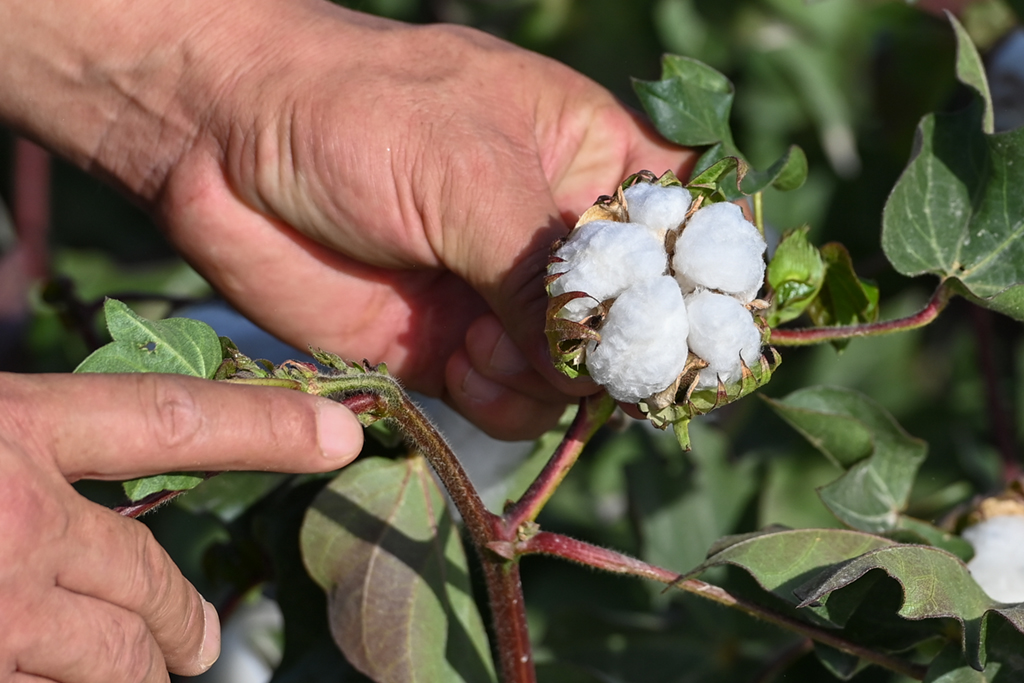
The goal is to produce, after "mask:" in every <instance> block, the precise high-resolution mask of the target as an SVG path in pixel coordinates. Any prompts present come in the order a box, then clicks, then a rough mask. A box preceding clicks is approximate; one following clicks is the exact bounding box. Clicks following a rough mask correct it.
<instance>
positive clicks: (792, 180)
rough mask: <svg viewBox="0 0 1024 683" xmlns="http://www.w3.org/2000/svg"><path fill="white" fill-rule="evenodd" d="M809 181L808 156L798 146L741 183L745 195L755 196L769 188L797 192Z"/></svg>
mask: <svg viewBox="0 0 1024 683" xmlns="http://www.w3.org/2000/svg"><path fill="white" fill-rule="evenodd" d="M805 180H807V155H806V154H804V151H803V150H802V149H800V148H799V147H798V146H796V145H790V147H789V149H787V150H786V153H785V154H784V155H782V157H780V158H779V160H778V161H776V162H775V163H774V164H772V165H771V166H769V167H768V168H767V169H765V170H763V171H749V172H748V173H747V175H746V176H744V177H743V182H741V183H740V189H741V190H742V191H743V194H754V193H755V192H760V191H761V190H763V189H765V188H766V187H768V186H771V187H774V188H775V189H776V190H779V191H780V192H788V191H790V190H795V189H797V188H799V187H800V186H801V185H803V184H804V181H805Z"/></svg>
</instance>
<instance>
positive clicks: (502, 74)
mask: <svg viewBox="0 0 1024 683" xmlns="http://www.w3.org/2000/svg"><path fill="white" fill-rule="evenodd" d="M20 2H23V3H26V5H27V3H28V0H20ZM92 2H93V3H94V4H97V3H98V4H105V3H106V4H111V3H112V4H117V3H116V2H114V0H92ZM116 11H117V12H118V13H119V15H118V16H119V17H120V19H119V23H121V24H125V25H127V26H130V28H131V30H130V31H127V32H126V33H125V35H126V36H129V37H130V42H131V44H130V45H127V46H126V47H125V48H124V50H123V52H125V53H126V54H127V55H128V56H121V57H120V59H111V58H110V57H109V55H107V54H106V52H110V51H112V50H113V48H112V47H111V46H109V45H107V46H104V47H105V49H106V52H104V51H103V50H100V49H99V48H94V52H95V54H96V55H97V56H96V57H94V58H93V59H92V60H91V61H96V62H102V63H103V65H104V66H103V67H102V68H101V67H99V66H96V67H94V69H93V71H94V72H98V73H101V74H102V73H106V72H108V71H109V72H113V76H109V80H110V81H111V82H113V83H115V84H117V86H118V88H117V90H118V91H119V92H121V93H122V94H123V93H130V94H131V96H132V97H131V99H130V103H129V104H121V107H122V108H123V109H124V110H125V111H124V112H122V113H120V114H119V115H117V116H110V117H108V119H111V120H107V121H106V122H105V123H106V125H105V127H104V128H103V133H102V135H99V134H96V135H95V136H94V137H96V138H97V141H96V142H95V143H94V144H93V145H92V147H91V148H88V151H87V156H86V158H85V159H84V160H82V161H81V163H84V164H85V165H92V166H94V167H98V168H100V169H103V170H104V171H105V172H106V173H107V174H109V175H112V176H113V177H115V178H116V179H117V180H119V181H120V182H121V183H122V184H123V185H125V186H127V188H128V189H129V190H130V191H131V192H133V193H134V194H136V195H137V196H139V197H140V198H141V199H142V200H144V201H146V202H148V203H150V204H151V206H152V207H153V208H154V209H155V210H156V211H157V212H158V213H159V215H160V216H161V217H162V219H163V222H164V224H165V225H166V226H167V229H168V232H169V234H170V236H171V238H172V239H173V241H174V242H175V243H176V244H177V246H178V247H179V248H180V249H181V251H182V252H183V253H184V254H185V255H186V257H187V258H188V259H189V260H190V261H191V262H192V263H193V264H194V265H195V266H196V267H197V268H198V269H199V270H200V271H201V272H202V273H203V274H204V275H205V276H206V277H207V278H208V279H210V280H211V281H212V282H213V283H214V285H215V286H216V287H217V288H218V289H219V290H220V291H221V292H222V293H224V295H225V296H226V297H227V298H228V299H229V300H231V301H232V302H233V303H234V305H235V306H236V307H237V308H238V309H240V310H241V311H242V312H243V313H245V314H246V315H247V316H248V317H250V318H251V319H253V320H254V321H256V322H257V323H259V324H260V325H262V326H263V327H265V328H266V329H268V330H270V331H272V332H274V333H275V334H276V335H278V336H279V337H281V338H283V339H285V340H286V341H289V342H291V343H292V344H295V345H297V346H299V347H300V348H301V347H304V346H305V345H307V344H313V345H315V346H320V347H323V348H325V349H328V350H330V351H332V352H335V353H338V354H339V355H342V356H345V357H352V358H356V359H359V358H368V359H370V360H372V361H374V362H377V361H385V362H387V363H388V365H389V367H390V368H391V369H392V371H393V372H395V374H397V375H399V376H400V377H402V378H403V379H404V380H405V381H406V383H407V385H408V386H409V387H410V388H412V389H415V390H418V391H421V392H425V393H427V394H431V395H441V396H443V397H445V398H446V400H448V401H449V402H450V403H452V404H454V405H455V406H456V407H457V408H458V409H459V410H460V411H461V412H463V413H464V414H465V415H466V416H467V417H469V418H470V419H472V420H473V421H475V422H476V423H477V424H479V425H480V426H482V427H483V428H485V429H486V430H487V431H489V432H490V433H492V434H493V435H496V436H500V437H504V438H514V437H519V438H522V437H531V436H536V435H537V434H538V433H539V432H541V431H543V430H544V429H546V428H547V427H550V426H551V425H552V424H553V423H554V421H555V420H556V419H557V417H558V416H559V415H560V413H561V411H562V408H563V407H564V405H565V402H566V401H567V400H569V399H570V397H571V396H573V395H581V394H586V393H590V392H593V391H595V390H596V386H595V385H593V383H590V382H587V381H578V382H570V381H568V380H566V379H565V378H563V377H561V376H560V375H558V374H557V373H555V371H554V370H553V368H552V367H551V363H550V359H549V358H548V355H547V350H546V344H545V341H544V336H543V312H544V307H545V303H546V298H545V293H544V288H543V282H542V277H543V274H544V269H545V265H546V262H547V255H548V249H549V246H550V244H551V242H552V241H554V240H555V239H556V238H558V237H561V236H563V235H564V234H565V233H566V232H567V230H568V226H571V225H572V224H573V223H574V222H575V220H576V217H577V215H578V214H579V213H580V212H582V211H583V210H584V209H585V208H586V207H588V206H589V205H590V204H591V203H592V202H593V201H594V200H595V199H596V197H597V196H599V195H601V194H606V193H608V192H610V191H611V190H613V189H614V187H615V186H616V184H617V183H618V182H620V181H621V180H622V178H623V177H625V176H626V175H628V174H629V173H632V172H634V171H637V170H639V169H641V168H649V169H651V170H654V171H657V172H658V173H661V172H662V171H664V170H665V169H668V168H671V169H674V170H677V171H678V170H680V168H681V167H682V166H685V165H687V164H688V163H691V162H692V160H693V156H692V153H690V152H688V151H685V150H681V149H679V148H676V147H673V146H671V145H668V144H666V143H664V142H663V141H660V140H658V139H657V138H656V136H655V135H654V134H653V133H652V132H651V131H649V130H648V129H647V128H646V127H644V125H642V124H641V123H640V122H639V121H638V120H637V119H636V117H634V116H633V115H632V114H631V113H630V112H629V111H628V110H626V109H625V108H624V107H623V106H622V105H621V104H620V103H618V102H617V101H616V100H615V99H614V98H613V97H612V96H611V94H610V93H608V92H607V91H606V90H605V89H603V88H601V87H600V86H598V85H597V84H595V83H594V82H592V81H590V80H589V79H587V78H585V77H583V76H582V75H580V74H578V73H576V72H574V71H572V70H571V69H569V68H567V67H565V66H564V65H561V64H558V63H557V62H554V61H552V60H549V59H546V58H543V57H541V56H539V55H536V54H534V53H531V52H528V51H525V50H522V49H519V48H516V47H514V46H512V45H510V44H508V43H505V42H503V41H500V40H497V39H495V38H493V37H490V36H487V35H485V34H482V33H480V32H477V31H473V30H470V29H463V28H457V27H451V26H419V27H416V26H409V25H405V24H400V23H397V22H391V21H386V20H382V19H376V18H372V17H368V16H366V15H362V14H359V13H356V12H351V11H349V10H345V9H342V8H339V7H337V6H335V5H332V4H330V3H327V2H324V1H323V0H298V1H295V0H229V1H228V2H224V3H218V5H217V7H216V8H215V9H211V8H210V6H209V4H208V3H201V2H198V0H183V1H182V2H179V3H175V5H174V6H173V8H169V7H167V5H166V4H165V3H156V2H155V1H149V0H147V1H145V2H135V3H130V5H127V6H122V5H118V8H117V10H116ZM95 16H96V13H93V15H91V17H90V20H91V21H99V20H97V19H95V18H94V17H95ZM200 19H201V20H200ZM55 21H56V20H55ZM65 21H67V22H69V23H70V20H65ZM108 23H109V22H108ZM80 24H81V22H80V23H79V24H75V27H74V28H73V29H72V28H71V27H70V26H69V27H68V28H66V29H65V30H66V31H72V30H74V31H75V32H76V34H77V33H84V32H85V31H87V30H88V32H89V34H90V35H92V34H96V35H105V34H109V33H110V28H109V27H102V26H93V27H92V28H91V29H86V28H82V27H81V25H80ZM39 42H45V41H41V40H39V39H37V40H36V43H39ZM125 42H129V38H126V39H125ZM133 45H134V46H135V47H134V51H133V49H132V46H133ZM118 48H120V44H118ZM11 58H12V59H16V58H19V55H18V54H12V57H11ZM132 60H135V61H132ZM85 61H90V60H85ZM125 64H129V65H130V67H126V66H125ZM23 87H29V84H25V85H24V86H23ZM83 87H84V86H83ZM65 91H67V86H66V85H65V90H64V91H62V92H65ZM37 102H38V99H37V100H36V106H38V104H37ZM116 106H117V104H116V101H115V104H111V105H108V108H115V109H116ZM77 135H78V136H79V137H82V135H81V134H80V133H79V134H77Z"/></svg>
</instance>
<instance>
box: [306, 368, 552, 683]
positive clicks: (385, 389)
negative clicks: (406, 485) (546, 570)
mask: <svg viewBox="0 0 1024 683" xmlns="http://www.w3.org/2000/svg"><path fill="white" fill-rule="evenodd" d="M308 391H309V392H310V393H316V394H318V395H321V396H330V397H335V398H338V399H339V400H341V401H342V402H343V403H345V405H347V406H348V407H349V408H351V409H353V410H355V411H356V412H360V413H368V414H371V415H375V416H377V417H380V418H384V419H387V420H390V421H392V422H393V423H395V424H396V425H397V427H398V429H399V430H400V431H401V432H402V434H404V435H405V437H406V438H407V439H408V440H409V441H410V442H411V443H412V445H413V446H414V447H415V448H416V450H418V451H419V452H420V453H422V454H423V456H424V457H425V458H426V459H427V461H428V462H429V463H430V465H431V467H432V468H433V469H434V472H436V473H437V476H438V478H439V479H440V480H441V483H442V484H443V485H444V487H445V489H447V491H448V495H449V496H450V497H451V499H452V502H453V503H454V504H455V507H456V508H457V509H458V511H459V514H461V515H462V520H463V522H464V523H465V527H466V531H467V532H468V533H469V536H470V539H471V540H472V542H473V545H474V546H476V548H477V553H478V555H479V557H480V562H481V564H482V565H483V569H484V578H485V580H486V583H487V595H488V598H489V602H490V605H491V614H492V618H493V623H494V633H495V637H496V640H497V642H496V643H495V649H496V650H497V653H498V661H499V667H500V670H501V680H502V681H504V683H535V681H536V679H537V678H536V673H535V671H534V665H533V654H532V652H531V650H530V635H529V629H528V627H527V623H526V609H525V606H524V601H523V588H522V584H521V583H520V580H519V565H518V564H517V563H516V562H514V561H509V560H508V559H506V558H504V557H502V556H500V555H498V554H495V553H493V552H492V551H490V550H489V549H488V544H490V543H492V542H494V541H499V540H505V541H507V540H509V534H510V532H509V530H508V528H507V527H506V525H505V524H504V523H503V520H502V518H500V517H498V516H497V515H494V514H492V513H491V512H490V511H489V510H488V509H487V508H486V507H485V506H484V503H483V501H482V500H480V496H479V495H478V494H477V491H476V488H475V487H474V486H473V483H472V482H471V481H470V480H469V476H468V475H467V474H466V471H465V470H464V469H463V467H462V464H461V463H460V462H459V460H458V458H457V457H456V456H455V453H453V452H452V450H451V447H450V446H449V445H448V443H447V442H446V441H445V440H444V437H442V436H441V434H440V433H439V432H438V431H437V429H435V428H434V425H433V424H431V422H430V420H429V419H428V418H427V417H426V416H425V415H424V414H423V413H422V412H420V410H419V408H417V407H416V405H415V404H414V403H413V402H412V400H411V399H410V398H409V397H408V395H406V393H405V391H403V390H402V388H401V387H400V386H399V385H398V382H396V381H395V380H394V378H392V377H389V376H388V375H384V374H380V373H374V372H371V373H368V374H355V375H339V376H321V377H319V378H317V380H316V382H315V385H314V383H311V384H310V387H309V389H308Z"/></svg>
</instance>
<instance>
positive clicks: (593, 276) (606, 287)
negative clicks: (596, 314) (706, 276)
mask: <svg viewBox="0 0 1024 683" xmlns="http://www.w3.org/2000/svg"><path fill="white" fill-rule="evenodd" d="M555 255H556V256H558V257H559V258H561V259H563V260H564V262H563V263H553V264H552V265H551V267H550V269H549V271H550V272H551V273H564V274H563V275H562V276H561V277H560V278H558V279H557V280H555V281H554V282H552V283H551V285H550V287H549V289H550V292H551V296H559V295H560V294H565V293H566V292H585V293H586V294H588V295H589V297H590V298H580V299H574V300H573V301H570V302H569V303H568V304H567V305H566V306H565V308H564V309H563V313H562V315H563V316H564V317H566V318H569V319H570V320H576V321H579V320H582V319H583V318H585V317H586V316H587V315H589V314H590V312H591V311H592V309H593V308H594V307H595V306H596V305H597V304H598V303H600V302H601V301H604V300H605V299H610V298H612V297H615V296H618V295H619V294H620V293H622V292H623V291H624V290H625V289H626V288H627V287H630V286H632V285H634V284H637V283H639V282H643V281H644V280H650V279H652V278H656V277H660V276H662V275H664V274H665V270H666V268H667V266H668V256H667V255H666V254H665V247H664V245H663V243H662V242H660V241H658V239H657V238H656V237H655V236H654V235H652V234H651V233H650V232H649V231H648V230H646V229H645V228H644V227H643V226H641V225H637V224H635V223H618V222H615V221H591V222H590V223H584V224H583V225H581V226H580V227H578V228H576V230H574V231H573V232H572V234H571V235H570V236H569V240H568V241H567V242H566V243H565V244H564V245H562V247H561V249H559V250H558V251H557V252H555Z"/></svg>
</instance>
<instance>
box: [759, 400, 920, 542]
mask: <svg viewBox="0 0 1024 683" xmlns="http://www.w3.org/2000/svg"><path fill="white" fill-rule="evenodd" d="M766 401H767V402H768V404H769V405H770V406H771V407H772V408H773V409H774V410H775V412H776V413H778V414H779V416H780V417H782V418H783V419H784V420H786V421H787V422H788V423H789V424H790V425H792V426H793V427H794V428H795V429H796V430H797V431H799V432H800V433H801V434H802V435H803V436H804V437H805V438H806V439H807V440H808V441H810V443H811V444H812V445H814V446H815V447H816V448H818V449H819V450H820V451H821V452H822V453H823V454H825V456H826V457H828V458H830V459H832V460H833V461H834V462H835V463H836V464H838V465H839V466H840V467H843V468H844V469H846V470H847V472H846V473H845V474H843V476H841V477H840V478H839V479H837V480H836V481H834V482H832V483H831V484H828V485H827V486H824V487H822V488H821V489H820V490H819V491H818V494H819V495H820V496H821V499H822V502H823V503H825V505H826V506H827V507H828V509H829V510H831V511H832V513H833V514H834V515H836V517H838V518H839V519H840V520H841V521H843V522H844V523H846V524H848V525H849V526H851V527H853V528H855V529H860V530H862V531H871V532H881V531H889V530H892V529H896V528H899V523H900V513H902V512H903V510H904V509H905V508H906V504H907V499H908V498H909V496H910V489H911V487H912V486H913V483H914V477H915V476H916V474H917V470H918V468H919V467H920V465H921V462H923V461H924V458H925V455H926V454H927V445H926V444H925V443H924V442H923V441H921V440H920V439H916V438H914V437H912V436H910V435H909V434H907V433H906V432H905V431H903V428H902V427H900V426H899V424H898V423H897V422H896V420H894V419H893V417H892V415H890V414H889V413H888V412H887V411H886V410H885V409H883V408H882V407H881V406H879V405H878V404H877V403H875V402H874V401H873V400H871V399H869V398H868V397H867V396H864V395H862V394H859V393H857V392H855V391H851V390H849V389H841V388H838V387H808V388H806V389H800V390H798V391H795V392H793V393H792V394H790V395H789V396H786V397H785V398H783V399H779V400H774V399H766Z"/></svg>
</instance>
